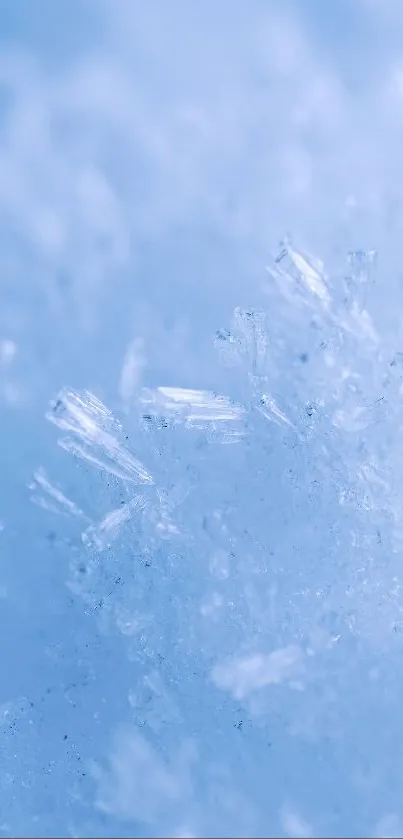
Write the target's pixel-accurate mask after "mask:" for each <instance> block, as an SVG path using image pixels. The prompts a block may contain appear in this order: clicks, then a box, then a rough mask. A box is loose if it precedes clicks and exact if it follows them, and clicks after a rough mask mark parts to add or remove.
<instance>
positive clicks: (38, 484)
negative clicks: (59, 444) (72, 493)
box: [29, 468, 84, 516]
mask: <svg viewBox="0 0 403 839" xmlns="http://www.w3.org/2000/svg"><path fill="white" fill-rule="evenodd" d="M29 489H31V490H32V492H33V494H32V495H31V500H32V501H34V503H35V504H38V505H39V506H40V507H43V508H44V509H45V510H52V512H55V513H70V514H71V515H73V516H83V515H84V513H83V512H82V510H80V508H79V507H77V504H75V503H74V501H71V500H70V498H67V496H66V495H64V493H63V492H62V491H61V490H60V489H59V488H58V487H57V486H54V485H53V484H51V482H50V480H49V478H48V476H47V474H46V472H45V470H44V469H41V468H40V469H37V470H36V472H35V474H34V477H33V480H32V481H31V483H30V484H29Z"/></svg>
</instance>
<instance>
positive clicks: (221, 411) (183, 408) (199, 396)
mask: <svg viewBox="0 0 403 839" xmlns="http://www.w3.org/2000/svg"><path fill="white" fill-rule="evenodd" d="M141 402H142V404H143V405H144V406H146V407H147V412H148V414H151V415H154V416H163V417H166V418H169V419H171V420H172V421H173V422H174V423H185V424H186V425H188V426H189V427H193V428H199V429H205V428H207V427H208V426H209V425H210V424H211V423H231V422H239V421H240V420H242V418H243V416H244V413H245V411H244V408H242V407H241V406H240V405H234V404H233V403H232V402H230V401H229V400H228V399H226V398H225V397H224V396H218V395H216V394H214V393H211V392H209V391H206V390H189V389H187V388H180V387H158V388H156V390H149V389H147V390H144V391H143V393H142V396H141Z"/></svg>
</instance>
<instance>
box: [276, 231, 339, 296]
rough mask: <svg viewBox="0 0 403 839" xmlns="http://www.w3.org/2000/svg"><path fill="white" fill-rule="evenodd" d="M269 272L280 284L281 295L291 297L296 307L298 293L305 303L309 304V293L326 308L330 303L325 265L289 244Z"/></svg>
mask: <svg viewBox="0 0 403 839" xmlns="http://www.w3.org/2000/svg"><path fill="white" fill-rule="evenodd" d="M268 272H269V274H270V275H271V276H272V277H273V279H275V280H276V282H277V283H278V286H279V290H280V291H281V293H282V294H284V295H285V296H287V297H289V299H290V302H291V301H294V305H295V303H296V301H297V297H296V294H297V293H298V292H299V297H300V299H301V300H304V302H309V297H308V296H307V292H308V295H309V294H310V295H312V296H313V298H315V297H316V298H318V299H319V300H320V302H321V304H323V305H324V306H327V305H328V304H329V303H330V295H329V290H328V286H327V279H326V276H325V273H324V270H323V264H322V263H321V262H319V261H318V260H314V259H312V258H311V257H308V256H305V255H304V254H302V253H301V252H299V251H297V250H296V249H295V248H293V247H291V245H290V244H289V243H287V244H286V246H285V247H284V248H283V249H282V251H281V252H280V253H279V255H278V256H277V257H276V259H275V262H274V265H273V266H271V267H269V268H268Z"/></svg>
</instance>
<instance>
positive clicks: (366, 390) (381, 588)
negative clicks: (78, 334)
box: [16, 241, 403, 836]
mask: <svg viewBox="0 0 403 839" xmlns="http://www.w3.org/2000/svg"><path fill="white" fill-rule="evenodd" d="M377 281H378V277H377V272H376V253H375V252H371V251H370V252H369V251H356V252H352V253H350V254H348V257H347V263H346V266H345V270H344V271H343V272H341V273H340V275H338V276H327V274H326V271H325V268H324V266H323V265H322V264H321V263H320V262H319V261H318V260H315V259H313V258H311V257H309V256H307V255H306V254H304V253H302V252H300V251H298V250H297V249H296V248H295V247H294V246H293V244H292V243H291V242H289V241H286V242H285V243H284V245H283V246H282V247H281V250H280V252H279V255H278V256H277V257H276V258H275V259H273V260H272V261H271V262H270V264H269V265H268V267H267V272H266V274H265V281H264V285H265V300H266V305H265V306H264V307H262V309H261V310H259V311H256V310H254V309H244V308H237V309H235V311H234V312H233V314H232V318H231V317H229V322H228V324H226V325H223V326H222V327H221V328H219V329H218V330H217V332H216V335H215V337H214V344H215V349H216V353H217V363H220V364H221V365H223V366H224V368H225V370H226V382H227V388H226V391H225V393H216V392H214V391H213V390H205V389H199V387H198V385H199V383H198V382H197V381H195V382H194V386H193V389H186V388H183V387H182V386H181V382H180V381H167V382H166V381H162V382H161V383H160V386H158V387H155V388H154V387H143V386H141V387H140V386H138V387H137V386H136V385H135V386H131V383H132V377H133V364H134V361H133V353H131V352H129V353H128V357H127V359H126V362H125V367H124V369H123V370H122V377H121V385H122V386H121V389H120V392H121V400H120V403H119V404H117V405H116V410H115V409H114V411H112V410H111V409H110V408H109V407H108V406H107V405H105V404H104V403H103V402H102V401H101V399H100V398H99V395H96V394H94V393H91V392H89V391H76V390H74V388H73V386H69V387H63V388H62V389H61V390H60V392H59V393H58V394H57V396H56V398H55V399H54V401H53V402H52V403H51V405H50V407H49V410H48V412H47V415H46V417H47V420H49V421H50V423H51V424H52V426H53V430H52V433H53V431H56V435H55V444H56V441H57V443H58V445H59V446H61V447H62V449H63V450H64V457H65V458H68V457H70V458H71V460H72V463H74V468H75V469H76V470H77V471H78V473H79V481H78V480H77V473H75V479H74V486H75V487H77V486H79V487H80V490H76V491H75V493H74V495H72V496H71V494H70V492H69V488H68V487H67V486H63V485H62V481H61V478H60V475H59V476H58V474H57V472H56V473H55V471H54V470H53V469H52V464H51V463H49V464H46V465H45V466H44V465H38V469H37V471H36V472H35V474H34V475H33V477H32V482H31V484H30V492H31V496H32V500H33V501H34V502H35V503H36V504H39V505H40V506H41V507H43V508H45V509H46V510H48V511H51V514H52V515H57V516H59V523H58V529H59V532H61V533H62V534H63V527H64V525H63V521H65V522H66V525H65V528H66V529H65V533H66V537H65V540H64V556H65V559H66V565H65V572H66V574H65V576H66V584H67V587H68V589H69V591H70V592H71V596H72V601H73V602H74V604H75V605H74V608H75V609H76V612H77V615H78V616H79V617H78V618H77V620H79V621H84V624H85V629H81V630H80V633H79V635H78V639H79V640H78V642H77V656H78V658H79V660H80V662H82V671H83V674H84V676H83V678H85V679H87V680H88V681H90V682H91V681H92V683H93V684H94V692H96V691H98V694H97V695H98V701H97V704H96V706H95V707H93V706H92V704H91V702H90V700H89V699H88V701H87V706H88V707H85V710H84V712H83V713H84V715H86V718H88V732H87V735H88V736H87V739H85V738H84V739H82V741H81V746H80V754H79V755H78V754H77V755H76V757H77V759H78V758H79V760H80V770H81V769H82V768H83V767H85V768H84V769H82V772H81V777H78V776H76V775H75V774H74V772H73V770H71V766H70V764H71V761H72V760H73V758H72V757H71V755H70V757H69V759H68V760H70V763H69V764H68V765H69V767H70V769H69V770H67V769H66V778H65V801H64V803H63V804H62V805H61V806H62V807H65V808H66V816H65V819H66V825H67V827H66V832H67V833H69V835H84V834H85V835H95V834H93V833H91V831H90V829H89V828H88V826H87V827H86V825H88V824H89V821H88V822H87V821H86V820H88V819H90V816H89V815H88V812H87V810H86V809H85V808H86V807H87V808H88V807H89V806H90V804H91V807H93V808H95V809H96V812H97V813H98V819H99V820H98V822H97V824H96V827H95V830H96V832H97V835H105V836H109V835H114V834H115V835H116V832H118V833H119V834H120V835H127V836H133V835H149V836H155V835H170V836H174V835H175V836H247V835H256V836H269V835H273V836H274V835H288V836H311V835H312V836H314V835H318V836H319V835H326V836H335V835H347V834H346V832H343V831H347V833H349V835H369V833H370V832H371V831H372V834H371V835H375V834H376V831H378V833H377V835H379V836H380V835H383V836H384V835H388V836H391V835H399V830H400V827H399V824H400V822H399V818H400V815H401V814H400V813H399V806H398V803H397V802H398V800H399V789H400V786H399V785H400V781H399V775H400V777H401V769H402V768H403V766H402V760H401V757H400V752H399V753H397V752H393V749H394V748H395V744H394V742H393V737H394V736H395V735H396V734H397V728H395V727H394V728H392V729H390V730H389V729H388V726H387V725H386V724H385V722H384V721H385V719H387V718H388V715H389V714H391V715H393V714H395V712H396V704H399V702H398V685H399V684H400V682H399V676H398V672H399V668H400V662H401V660H402V659H401V650H402V647H401V643H400V638H401V632H402V630H403V611H402V602H403V601H402V581H403V575H402V568H401V555H402V547H403V505H402V503H401V476H402V475H403V450H402V446H401V419H400V416H401V400H402V396H403V352H402V353H400V352H399V349H398V347H396V341H395V337H394V338H393V339H392V336H390V337H389V336H388V335H382V336H381V335H380V334H378V331H377V312H376V310H375V311H374V310H373V307H372V309H371V299H372V298H371V291H372V288H373V286H374V284H375V283H376V282H377ZM229 314H230V313H229ZM402 350H403V347H402ZM73 384H74V383H73ZM50 430H51V429H50V428H49V431H50ZM67 534H68V536H67ZM84 624H83V625H84ZM80 626H81V624H80ZM88 647H90V649H91V651H92V652H91V656H92V657H90V655H89V654H88V652H87V648H88ZM102 674H103V675H102ZM105 674H106V675H105ZM99 691H101V693H99ZM69 695H72V694H71V692H70V694H69ZM117 696H118V697H119V698H118V699H117V698H116V697H117ZM363 696H364V697H365V702H364V703H363V702H362V697H363ZM24 701H25V700H24ZM71 701H72V702H73V700H71ZM113 703H114V705H115V710H116V709H118V710H116V713H119V714H120V721H121V724H120V726H119V727H118V730H117V731H116V730H115V732H114V733H113V734H112V732H111V745H110V753H109V756H106V754H105V752H104V753H102V750H101V751H100V752H97V749H96V748H95V745H94V743H95V742H96V739H97V724H98V720H99V717H100V716H101V717H102V714H103V713H104V719H106V721H107V722H106V724H108V719H109V718H108V716H107V710H105V711H104V712H103V711H102V708H104V709H107V708H108V707H109V708H110V707H111V706H112V705H113ZM73 704H74V703H73ZM84 704H85V703H84ZM16 713H17V712H16ZM18 713H20V714H25V717H26V718H27V720H28V718H29V715H30V711H29V708H28V709H27V708H25V707H24V709H22V710H21V712H19V711H18ZM105 714H106V716H105ZM374 721H375V722H379V730H378V731H377V733H376V732H375V731H374V730H373V725H374ZM381 721H383V722H382V723H381ZM27 725H28V722H27ZM28 728H29V726H28ZM73 730H74V729H73ZM393 732H394V733H393ZM77 750H78V747H77ZM385 750H386V751H387V752H388V753H389V752H390V754H391V760H390V764H388V766H387V767H385V766H384V767H383V768H381V766H380V764H378V757H379V754H381V753H383V754H384V753H385ZM352 755H353V757H352ZM347 767H348V769H347ZM55 771H56V769H55ZM382 773H383V774H382ZM385 773H386V774H385ZM313 776H315V779H316V780H315V784H314V785H312V784H311V782H310V779H311V778H312V777H313ZM83 785H84V786H83ZM385 789H387V790H388V794H387V801H386V805H385ZM73 800H74V801H75V802H76V805H77V806H78V807H79V810H78V812H79V816H77V817H76V818H77V819H78V821H76V823H72V821H71V819H70V816H69V809H68V802H69V801H73ZM66 802H67V803H66ZM77 802H78V804H77ZM88 802H90V804H89V803H88ZM80 808H81V809H80ZM91 812H92V810H91ZM347 813H348V814H349V815H348V817H347ZM49 823H51V822H49ZM91 824H93V823H92V822H91ZM374 825H378V827H377V828H374ZM49 829H50V828H49ZM91 830H94V827H93V826H92V827H91ZM374 830H375V833H374ZM69 831H70V832H69ZM74 831H76V832H74Z"/></svg>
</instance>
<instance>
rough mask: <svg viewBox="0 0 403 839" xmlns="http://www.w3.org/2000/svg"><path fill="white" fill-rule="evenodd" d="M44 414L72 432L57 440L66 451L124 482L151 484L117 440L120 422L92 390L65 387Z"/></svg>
mask: <svg viewBox="0 0 403 839" xmlns="http://www.w3.org/2000/svg"><path fill="white" fill-rule="evenodd" d="M46 417H47V419H48V420H50V422H52V423H54V424H55V425H57V427H58V428H61V429H62V430H63V431H69V432H70V433H71V434H73V435H74V436H73V437H63V438H61V439H60V440H59V445H60V446H61V447H62V448H63V449H65V450H66V451H68V452H70V453H71V454H74V455H76V456H77V457H81V458H83V459H84V460H87V461H88V462H89V463H92V464H93V465H94V466H97V467H98V468H99V469H104V470H106V471H107V472H110V474H112V475H115V476H116V477H118V478H121V479H122V480H123V481H130V482H133V483H143V484H152V483H153V478H152V476H151V475H150V473H149V472H148V471H147V469H146V468H145V467H144V466H143V465H142V463H140V461H138V460H137V459H136V458H135V457H134V455H133V454H132V453H131V452H130V451H129V449H128V447H127V446H126V445H124V444H123V443H122V442H121V441H120V440H119V436H120V435H121V433H122V428H121V425H120V424H119V423H118V422H117V420H116V419H115V418H114V416H113V414H112V413H111V411H109V409H108V408H107V407H106V406H105V405H104V404H103V403H102V402H101V401H100V400H99V399H97V398H96V396H94V395H93V394H92V393H89V392H88V391H84V392H83V393H77V392H75V391H73V390H69V389H68V388H64V389H63V390H62V391H60V393H59V395H58V397H57V400H56V402H55V404H54V406H53V408H52V410H51V411H49V412H48V413H47V414H46Z"/></svg>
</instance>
